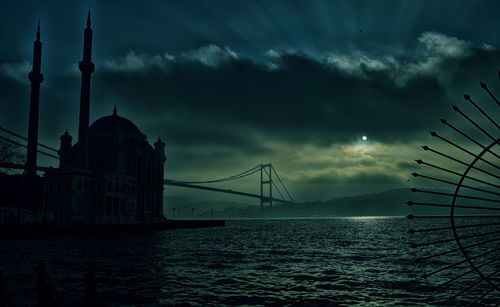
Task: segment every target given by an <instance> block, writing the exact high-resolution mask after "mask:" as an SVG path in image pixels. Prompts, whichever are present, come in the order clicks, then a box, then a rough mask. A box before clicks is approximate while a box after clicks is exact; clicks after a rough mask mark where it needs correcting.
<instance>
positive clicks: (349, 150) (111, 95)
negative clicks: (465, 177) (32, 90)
mask: <svg viewBox="0 0 500 307" xmlns="http://www.w3.org/2000/svg"><path fill="white" fill-rule="evenodd" d="M91 6H92V28H93V30H94V41H93V44H94V45H93V46H94V49H93V61H94V63H95V65H96V71H95V73H94V74H93V75H92V94H91V97H92V98H91V121H94V120H96V119H98V118H99V117H101V116H105V115H109V114H111V111H112V109H113V105H114V104H115V103H116V104H117V108H118V113H119V115H121V116H124V117H127V118H129V119H130V120H132V121H133V122H134V123H135V124H136V125H137V126H138V127H139V128H140V129H141V131H142V132H143V133H145V134H147V135H148V137H149V140H150V141H152V140H155V139H157V138H158V136H161V138H162V139H163V140H164V141H165V142H166V152H167V163H166V169H165V171H166V177H168V178H172V179H181V180H192V179H193V180H194V179H213V178H218V177H225V176H229V175H232V174H235V173H237V172H239V171H243V170H246V169H249V168H251V167H253V166H254V165H257V164H259V163H268V162H270V163H273V165H274V166H275V168H276V169H277V170H278V172H279V174H280V175H281V177H282V179H283V181H284V182H285V183H286V185H287V187H288V188H289V190H290V192H291V193H292V194H293V195H294V196H295V198H296V199H298V200H316V199H320V200H325V199H330V198H334V197H338V196H344V195H352V194H358V193H369V192H374V191H381V190H385V189H389V188H396V187H406V186H408V185H409V183H408V182H407V180H408V179H409V178H410V175H409V174H410V173H411V172H412V171H413V169H414V168H415V166H414V163H413V162H412V161H413V160H414V159H416V158H420V157H421V156H422V155H423V154H422V153H421V150H420V148H419V146H420V145H422V144H429V143H432V140H431V137H430V136H429V135H428V131H429V130H437V131H441V130H443V129H444V128H443V126H442V125H441V124H440V123H439V118H441V117H445V118H447V119H453V118H456V114H455V113H453V111H451V108H450V105H451V104H459V105H464V104H465V102H464V100H463V98H462V95H463V93H464V92H467V93H469V94H471V95H472V96H473V97H474V98H475V99H476V100H477V101H480V102H481V103H482V104H484V108H485V109H486V110H489V107H490V106H493V105H492V104H491V101H489V100H488V97H487V96H486V95H485V94H484V93H483V92H482V91H481V89H480V87H479V81H480V80H482V81H485V82H487V83H488V84H489V86H490V88H492V90H495V88H496V89H498V91H497V92H500V86H499V85H500V83H499V82H498V78H497V70H498V69H499V68H500V51H499V48H500V35H499V30H498V29H499V22H498V12H499V11H500V3H499V2H498V1H480V2H479V1H435V0H432V1H410V0H407V1H403V0H398V1H276V0H272V1H257V0H253V1H191V0H190V1H165V0H164V1H159V0H158V1H132V0H126V1H119V2H116V1H111V0H100V1H91ZM0 9H1V10H0V11H1V12H3V14H2V18H0V39H1V42H2V44H1V45H0V104H1V112H0V125H1V126H3V127H5V128H8V129H11V130H14V131H16V132H18V133H20V134H24V135H26V134H27V117H28V103H29V82H28V80H27V73H28V72H29V71H30V69H31V58H32V42H33V40H34V36H35V29H36V22H37V19H38V18H40V20H41V31H42V42H43V55H42V61H43V62H42V72H43V73H44V75H45V81H44V83H43V84H42V87H41V98H40V99H41V103H40V108H41V111H40V129H41V130H40V142H42V143H45V144H47V145H51V146H54V147H58V146H59V136H60V135H61V134H62V132H64V129H65V128H66V127H67V128H68V130H69V131H70V133H71V134H72V135H73V137H74V138H76V135H77V121H78V108H79V95H80V94H79V93H80V92H79V86H80V74H79V71H78V69H77V62H78V61H79V60H80V59H81V57H82V44H83V28H84V26H85V20H86V11H87V9H88V2H87V1H62V0H55V1H32V2H29V1H22V0H21V1H3V2H2V4H0ZM467 107H468V106H467V105H465V106H464V108H467ZM363 135H366V136H367V137H368V140H367V141H362V139H361V137H362V136H363ZM41 163H45V164H49V163H55V162H53V161H49V160H44V159H41ZM258 182H259V178H257V177H252V178H248V179H247V180H246V181H244V182H241V183H236V184H231V185H228V184H227V185H223V186H222V187H225V188H233V189H239V190H245V191H249V192H257V191H258V189H259V186H258ZM169 191H170V192H169ZM167 193H171V195H186V193H188V194H189V195H192V197H195V198H196V197H198V198H199V199H200V200H201V199H203V198H209V199H213V198H215V196H214V195H212V194H198V195H194V194H193V192H192V191H190V192H186V191H182V190H180V189H173V188H172V189H169V190H167Z"/></svg>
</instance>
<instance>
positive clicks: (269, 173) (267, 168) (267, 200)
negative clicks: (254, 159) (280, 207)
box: [260, 164, 273, 208]
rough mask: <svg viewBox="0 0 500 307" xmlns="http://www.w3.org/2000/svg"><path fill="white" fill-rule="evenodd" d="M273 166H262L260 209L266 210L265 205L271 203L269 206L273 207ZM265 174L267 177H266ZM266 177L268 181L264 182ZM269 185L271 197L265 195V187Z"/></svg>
mask: <svg viewBox="0 0 500 307" xmlns="http://www.w3.org/2000/svg"><path fill="white" fill-rule="evenodd" d="M272 168H273V166H272V164H261V165H260V207H261V208H264V203H269V206H270V207H272V206H273V178H272ZM264 173H265V175H266V176H264ZM264 177H266V179H267V180H264ZM265 184H268V185H269V195H268V196H265V195H264V185H265Z"/></svg>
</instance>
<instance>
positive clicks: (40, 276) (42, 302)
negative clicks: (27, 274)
mask: <svg viewBox="0 0 500 307" xmlns="http://www.w3.org/2000/svg"><path fill="white" fill-rule="evenodd" d="M46 282H47V270H46V267H45V261H43V260H42V261H40V262H38V266H37V268H36V305H37V306H46V302H47V294H46V291H45V290H46Z"/></svg>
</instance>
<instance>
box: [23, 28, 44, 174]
mask: <svg viewBox="0 0 500 307" xmlns="http://www.w3.org/2000/svg"><path fill="white" fill-rule="evenodd" d="M41 66H42V42H40V19H38V27H37V32H36V40H35V41H34V42H33V67H32V69H31V72H30V73H29V74H28V79H29V80H30V82H31V94H30V111H29V121H28V153H27V157H26V165H25V168H24V174H25V175H26V176H28V177H35V176H36V158H37V157H36V155H37V145H38V114H39V108H40V84H41V83H42V82H43V75H42V74H41V72H40V71H41Z"/></svg>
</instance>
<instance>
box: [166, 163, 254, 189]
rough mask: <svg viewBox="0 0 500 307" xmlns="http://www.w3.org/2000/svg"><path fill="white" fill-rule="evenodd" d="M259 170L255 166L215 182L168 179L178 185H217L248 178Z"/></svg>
mask: <svg viewBox="0 0 500 307" xmlns="http://www.w3.org/2000/svg"><path fill="white" fill-rule="evenodd" d="M259 170H260V165H256V166H255V167H252V168H251V169H249V170H246V171H244V172H241V173H239V174H236V175H232V176H229V177H225V178H221V179H215V180H205V181H182V180H175V179H168V180H169V181H171V182H178V183H185V184H203V183H218V182H225V181H232V180H236V179H241V178H243V177H246V176H250V175H252V174H255V173H256V172H258V171H259Z"/></svg>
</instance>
